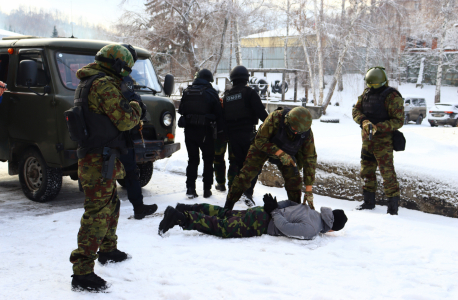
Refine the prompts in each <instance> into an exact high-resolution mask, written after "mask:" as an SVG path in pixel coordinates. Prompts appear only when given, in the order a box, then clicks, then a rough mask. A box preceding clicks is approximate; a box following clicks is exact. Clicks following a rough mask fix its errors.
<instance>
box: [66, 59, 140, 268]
mask: <svg viewBox="0 0 458 300" xmlns="http://www.w3.org/2000/svg"><path fill="white" fill-rule="evenodd" d="M99 72H104V73H105V74H106V75H107V76H105V77H102V78H98V79H96V80H95V81H94V82H93V84H92V87H91V89H90V93H89V97H88V98H89V103H88V104H89V109H90V110H92V111H94V112H96V113H98V114H105V115H107V116H108V117H109V118H110V120H111V121H112V122H113V124H114V125H115V126H116V127H117V128H118V130H119V131H126V130H129V129H131V128H133V127H134V126H136V125H137V124H138V123H139V122H140V115H141V108H140V106H139V105H138V104H137V103H136V102H131V103H128V102H127V100H126V99H125V98H123V96H122V94H121V88H120V85H121V79H120V78H119V77H118V76H116V75H114V74H113V73H111V72H110V71H109V70H108V69H106V68H102V67H101V66H100V65H99V64H96V63H91V64H89V65H87V66H85V67H83V68H82V69H80V70H78V72H77V74H76V76H77V77H78V78H80V79H81V78H84V77H87V76H92V75H96V74H98V73H99ZM102 164H103V158H102V155H101V154H94V153H92V154H87V155H86V156H85V157H84V158H82V159H79V160H78V178H79V179H80V181H81V185H82V187H83V189H84V194H85V201H84V214H83V217H82V218H81V227H80V229H79V232H78V249H76V250H73V251H72V253H71V255H70V262H71V263H72V264H73V273H74V274H75V275H85V274H89V273H91V272H93V270H94V260H96V259H97V257H98V256H97V249H99V248H100V251H101V252H110V251H112V250H114V249H116V248H117V236H116V228H117V224H118V218H119V206H120V202H119V198H118V195H117V192H116V179H122V178H124V177H125V175H126V174H125V171H124V167H123V165H122V164H121V162H120V161H119V159H116V163H115V168H114V171H113V179H110V180H109V179H105V178H102V175H101V171H102Z"/></svg>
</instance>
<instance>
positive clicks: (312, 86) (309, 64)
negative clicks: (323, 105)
mask: <svg viewBox="0 0 458 300" xmlns="http://www.w3.org/2000/svg"><path fill="white" fill-rule="evenodd" d="M300 36H301V42H302V48H303V49H304V53H305V60H306V61H307V67H308V69H309V75H310V76H309V80H310V88H311V89H312V95H313V103H314V104H315V105H316V94H315V83H314V82H313V78H314V77H315V76H314V75H313V68H312V64H311V63H310V56H309V53H308V50H307V41H306V38H307V36H304V35H302V34H301V35H300ZM307 101H308V99H307Z"/></svg>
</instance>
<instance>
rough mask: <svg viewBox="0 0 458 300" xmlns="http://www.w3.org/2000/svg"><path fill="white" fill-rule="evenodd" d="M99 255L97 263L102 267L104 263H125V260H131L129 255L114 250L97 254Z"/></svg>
mask: <svg viewBox="0 0 458 300" xmlns="http://www.w3.org/2000/svg"><path fill="white" fill-rule="evenodd" d="M97 254H98V255H99V259H98V261H99V263H101V264H102V265H104V264H106V263H111V262H114V263H117V262H122V261H125V260H126V259H130V258H132V257H131V256H130V255H129V254H127V253H125V252H122V251H119V250H118V249H114V250H113V251H110V252H100V251H99V252H97Z"/></svg>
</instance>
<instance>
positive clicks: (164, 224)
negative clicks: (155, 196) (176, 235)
mask: <svg viewBox="0 0 458 300" xmlns="http://www.w3.org/2000/svg"><path fill="white" fill-rule="evenodd" d="M186 222H187V218H186V216H185V215H184V214H183V213H181V212H179V211H178V210H176V209H175V208H173V207H171V206H168V207H167V208H166V210H165V212H164V219H162V221H161V223H159V231H158V234H159V235H160V236H162V235H164V233H166V232H167V231H169V229H171V228H173V227H174V226H175V225H180V226H182V227H183V226H185V225H186Z"/></svg>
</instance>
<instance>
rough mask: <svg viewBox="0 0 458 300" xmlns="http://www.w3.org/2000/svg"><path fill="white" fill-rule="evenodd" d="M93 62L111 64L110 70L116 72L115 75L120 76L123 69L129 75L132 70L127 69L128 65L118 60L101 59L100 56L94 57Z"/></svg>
mask: <svg viewBox="0 0 458 300" xmlns="http://www.w3.org/2000/svg"><path fill="white" fill-rule="evenodd" d="M112 57H113V56H112ZM95 60H98V61H101V62H106V63H109V64H111V68H112V69H113V70H114V71H115V72H116V74H121V72H122V70H123V69H124V71H127V72H129V74H130V73H132V69H131V68H129V65H128V64H127V63H126V62H125V61H123V60H121V59H119V58H116V59H114V58H107V57H103V56H101V55H96V56H95Z"/></svg>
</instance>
